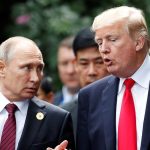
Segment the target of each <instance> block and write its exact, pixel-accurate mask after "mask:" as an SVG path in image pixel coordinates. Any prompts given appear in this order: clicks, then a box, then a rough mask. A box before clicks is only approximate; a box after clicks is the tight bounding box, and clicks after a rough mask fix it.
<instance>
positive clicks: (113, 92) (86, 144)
mask: <svg viewBox="0 0 150 150" xmlns="http://www.w3.org/2000/svg"><path fill="white" fill-rule="evenodd" d="M118 85H119V78H117V77H114V76H108V77H105V78H104V79H101V80H99V81H96V82H95V83H92V84H91V85H89V86H87V87H85V88H83V89H82V90H81V91H80V93H79V99H78V103H79V106H78V127H77V150H116V100H117V92H118ZM140 150H150V91H149V94H148V99H147V106H146V111H145V117H144V125H143V133H142V141H141V148H140Z"/></svg>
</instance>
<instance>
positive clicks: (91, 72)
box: [88, 63, 96, 75]
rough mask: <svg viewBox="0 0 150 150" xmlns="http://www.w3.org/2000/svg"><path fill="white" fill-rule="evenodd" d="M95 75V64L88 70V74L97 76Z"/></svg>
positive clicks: (90, 65) (91, 64)
mask: <svg viewBox="0 0 150 150" xmlns="http://www.w3.org/2000/svg"><path fill="white" fill-rule="evenodd" d="M95 73H96V68H95V65H94V63H90V64H89V68H88V74H89V75H95Z"/></svg>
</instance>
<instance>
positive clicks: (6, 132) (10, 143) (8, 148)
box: [0, 104, 17, 150]
mask: <svg viewBox="0 0 150 150" xmlns="http://www.w3.org/2000/svg"><path fill="white" fill-rule="evenodd" d="M16 109H17V106H16V105H15V104H8V105H6V110H7V111H8V113H9V115H8V118H7V120H6V122H5V125H4V128H3V132H2V137H1V143H0V150H15V140H16V119H15V111H16Z"/></svg>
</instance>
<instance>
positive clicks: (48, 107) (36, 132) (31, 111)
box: [17, 98, 75, 150]
mask: <svg viewBox="0 0 150 150" xmlns="http://www.w3.org/2000/svg"><path fill="white" fill-rule="evenodd" d="M39 112H41V113H42V114H43V115H44V118H43V119H42V120H39V119H37V118H38V117H36V116H37V113H39ZM65 139H66V140H68V141H69V148H70V149H71V150H74V149H75V148H74V138H73V129H72V121H71V116H70V113H69V112H67V111H65V110H63V109H61V108H58V107H57V106H54V105H52V104H49V103H47V102H44V101H42V100H39V99H37V98H33V99H32V100H30V102H29V108H28V112H27V117H26V121H25V125H24V129H23V132H22V135H21V139H20V141H19V144H18V148H17V150H46V148H47V147H52V148H54V147H55V146H57V145H58V144H60V142H62V141H63V140H65Z"/></svg>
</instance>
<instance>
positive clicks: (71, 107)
mask: <svg viewBox="0 0 150 150" xmlns="http://www.w3.org/2000/svg"><path fill="white" fill-rule="evenodd" d="M60 107H61V108H63V109H65V110H67V111H69V112H70V113H71V117H72V121H73V130H74V136H75V139H76V130H77V110H78V100H77V99H75V100H72V101H70V102H68V103H65V104H62V105H60Z"/></svg>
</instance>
